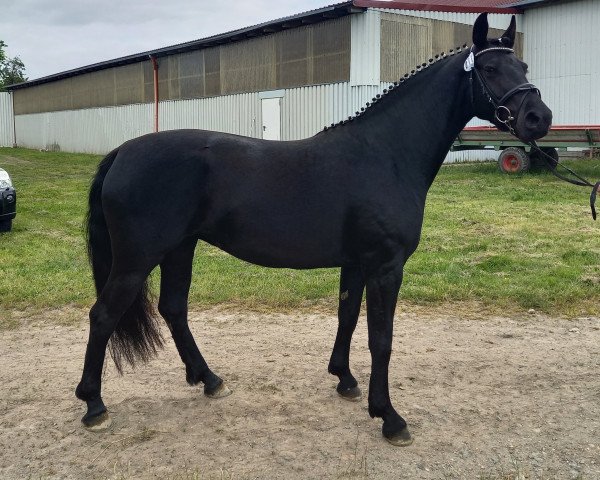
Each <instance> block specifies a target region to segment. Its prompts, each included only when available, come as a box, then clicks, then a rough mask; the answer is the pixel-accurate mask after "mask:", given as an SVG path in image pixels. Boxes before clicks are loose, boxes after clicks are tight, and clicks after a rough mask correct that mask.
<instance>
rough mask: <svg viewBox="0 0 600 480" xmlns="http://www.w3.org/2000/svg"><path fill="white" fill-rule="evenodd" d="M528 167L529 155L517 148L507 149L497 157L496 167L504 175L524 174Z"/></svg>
mask: <svg viewBox="0 0 600 480" xmlns="http://www.w3.org/2000/svg"><path fill="white" fill-rule="evenodd" d="M529 166H530V161H529V155H527V152H526V151H525V150H523V149H522V148H519V147H508V148H507V149H505V150H502V153H501V154H500V156H499V157H498V167H500V170H502V171H503V172H504V173H519V172H526V171H527V170H529Z"/></svg>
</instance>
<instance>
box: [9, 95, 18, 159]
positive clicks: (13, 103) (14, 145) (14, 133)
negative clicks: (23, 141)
mask: <svg viewBox="0 0 600 480" xmlns="http://www.w3.org/2000/svg"><path fill="white" fill-rule="evenodd" d="M10 102H11V105H12V112H11V113H12V124H13V148H17V123H16V121H15V92H14V90H11V92H10Z"/></svg>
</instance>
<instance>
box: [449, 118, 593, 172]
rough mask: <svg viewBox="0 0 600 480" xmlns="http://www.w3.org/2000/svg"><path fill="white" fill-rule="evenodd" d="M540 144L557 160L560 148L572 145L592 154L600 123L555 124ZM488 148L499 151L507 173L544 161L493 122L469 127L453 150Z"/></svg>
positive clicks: (504, 170)
mask: <svg viewBox="0 0 600 480" xmlns="http://www.w3.org/2000/svg"><path fill="white" fill-rule="evenodd" d="M537 144H538V146H539V147H540V149H541V150H542V151H543V152H545V153H546V154H548V155H550V156H551V157H552V158H553V159H554V160H555V161H558V149H561V150H566V149H567V148H569V147H573V148H581V149H589V154H590V157H591V156H592V153H593V151H594V149H595V148H596V149H597V148H600V125H556V126H553V127H552V128H551V129H550V131H549V132H548V134H547V135H546V136H545V137H543V138H541V139H539V140H537ZM489 149H494V150H499V151H500V155H499V156H498V166H499V168H500V170H502V171H503V172H505V173H516V172H525V171H527V170H529V168H530V167H531V166H532V165H544V162H543V160H542V159H541V158H539V156H540V155H539V153H538V152H535V151H534V152H532V151H531V150H532V149H531V146H529V145H527V144H525V143H523V142H521V141H520V140H519V139H518V138H516V137H514V136H512V135H511V134H510V133H509V132H501V131H500V130H497V129H496V127H493V126H483V127H466V128H465V129H463V131H462V132H460V134H459V135H458V137H457V138H456V140H454V143H453V144H452V147H451V148H450V151H453V152H455V151H460V150H489Z"/></svg>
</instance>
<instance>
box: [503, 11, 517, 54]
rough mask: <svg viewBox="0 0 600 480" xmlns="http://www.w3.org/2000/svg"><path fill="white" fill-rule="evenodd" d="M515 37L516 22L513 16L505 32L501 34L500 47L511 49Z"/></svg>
mask: <svg viewBox="0 0 600 480" xmlns="http://www.w3.org/2000/svg"><path fill="white" fill-rule="evenodd" d="M516 35H517V21H516V20H515V16H514V15H513V16H512V18H511V19H510V25H509V26H508V29H507V30H506V32H504V33H503V34H502V39H501V40H502V45H506V46H507V47H509V48H512V47H513V45H514V44H515V36H516Z"/></svg>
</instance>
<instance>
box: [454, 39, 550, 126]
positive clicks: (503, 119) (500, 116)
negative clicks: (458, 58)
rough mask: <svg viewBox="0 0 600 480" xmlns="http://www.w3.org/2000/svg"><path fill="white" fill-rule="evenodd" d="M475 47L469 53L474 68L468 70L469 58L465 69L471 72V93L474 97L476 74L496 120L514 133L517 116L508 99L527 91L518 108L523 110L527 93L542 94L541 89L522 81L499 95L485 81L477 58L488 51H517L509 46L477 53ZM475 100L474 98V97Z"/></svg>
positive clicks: (490, 48)
mask: <svg viewBox="0 0 600 480" xmlns="http://www.w3.org/2000/svg"><path fill="white" fill-rule="evenodd" d="M473 48H474V46H473V47H471V54H470V55H469V59H471V60H470V63H471V65H472V68H470V69H469V70H467V62H469V59H467V62H465V70H467V71H470V72H471V84H472V87H471V95H472V96H473V97H474V93H473V87H474V85H473V75H474V76H475V77H476V78H477V80H478V81H479V83H480V84H481V88H482V91H483V94H484V95H485V96H486V98H487V99H488V101H489V102H490V103H491V104H492V105H493V107H494V116H495V117H496V120H498V122H500V123H503V124H504V125H505V126H506V128H508V130H509V131H510V133H512V134H513V135H514V134H515V131H514V126H513V124H512V122H513V121H514V120H515V116H514V115H513V113H512V112H511V111H510V109H509V108H508V107H507V106H506V105H505V104H506V102H508V100H509V99H510V98H512V97H513V96H515V95H516V94H518V93H521V92H525V95H523V98H522V99H521V103H520V104H519V108H518V110H517V111H519V110H521V107H522V106H523V102H524V101H525V97H526V96H527V93H529V92H531V91H533V92H535V93H537V94H538V95H539V96H541V95H540V91H539V89H538V88H537V87H536V86H535V85H534V84H532V83H522V84H520V85H517V86H516V87H514V88H512V89H510V90H509V91H508V92H506V93H505V94H504V95H503V96H502V97H498V96H497V95H496V94H495V93H494V92H493V90H492V89H491V88H490V87H489V85H488V84H487V82H486V81H485V78H483V76H482V75H481V73H479V70H478V69H477V68H476V67H475V59H476V58H477V57H479V56H481V55H483V54H484V53H488V52H507V53H515V51H514V50H513V49H512V48H508V47H489V48H485V49H483V50H480V51H479V52H477V53H473ZM473 100H474V98H473Z"/></svg>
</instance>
